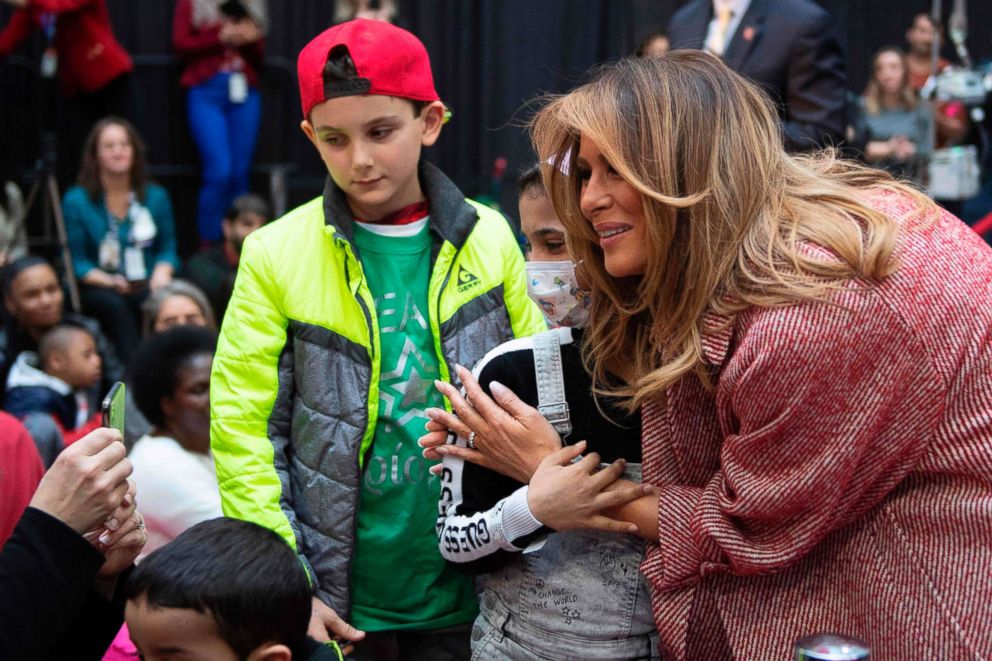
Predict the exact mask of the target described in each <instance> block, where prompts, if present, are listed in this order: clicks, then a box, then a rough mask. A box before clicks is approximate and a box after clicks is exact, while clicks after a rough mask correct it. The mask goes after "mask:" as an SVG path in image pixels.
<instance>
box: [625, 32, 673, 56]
mask: <svg viewBox="0 0 992 661" xmlns="http://www.w3.org/2000/svg"><path fill="white" fill-rule="evenodd" d="M670 48H671V43H670V42H669V40H668V33H666V32H665V31H664V30H653V31H651V32H649V33H648V34H647V35H645V37H644V38H643V39H641V43H639V44H638V45H637V48H636V49H635V50H634V57H659V56H661V55H664V54H665V53H667V52H668V50H669V49H670Z"/></svg>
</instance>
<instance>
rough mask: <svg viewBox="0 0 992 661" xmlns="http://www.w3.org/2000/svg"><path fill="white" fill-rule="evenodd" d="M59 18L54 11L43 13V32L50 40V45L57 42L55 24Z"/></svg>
mask: <svg viewBox="0 0 992 661" xmlns="http://www.w3.org/2000/svg"><path fill="white" fill-rule="evenodd" d="M57 18H58V17H57V15H56V14H55V12H53V11H45V12H42V13H41V31H42V32H44V33H45V39H47V40H48V43H52V42H53V41H54V40H55V23H56V20H57Z"/></svg>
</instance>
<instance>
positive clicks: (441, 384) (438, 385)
mask: <svg viewBox="0 0 992 661" xmlns="http://www.w3.org/2000/svg"><path fill="white" fill-rule="evenodd" d="M445 385H446V384H445V382H444V381H439V380H438V379H434V387H435V388H437V389H438V390H441V389H443V388H444V386H445Z"/></svg>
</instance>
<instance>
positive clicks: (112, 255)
mask: <svg viewBox="0 0 992 661" xmlns="http://www.w3.org/2000/svg"><path fill="white" fill-rule="evenodd" d="M120 267H121V241H120V239H119V238H118V237H117V227H116V226H111V228H110V231H109V232H107V235H106V236H105V237H103V241H101V242H100V268H101V269H103V270H104V271H106V272H108V273H116V272H117V269H119V268H120Z"/></svg>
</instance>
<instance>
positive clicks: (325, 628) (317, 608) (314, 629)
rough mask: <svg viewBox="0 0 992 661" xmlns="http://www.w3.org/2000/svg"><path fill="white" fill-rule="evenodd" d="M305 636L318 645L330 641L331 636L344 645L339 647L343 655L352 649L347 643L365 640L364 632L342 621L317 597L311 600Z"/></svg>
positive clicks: (349, 652)
mask: <svg viewBox="0 0 992 661" xmlns="http://www.w3.org/2000/svg"><path fill="white" fill-rule="evenodd" d="M307 635H309V636H310V637H311V638H313V639H314V640H316V641H317V642H320V643H326V642H327V641H329V640H331V635H333V636H334V640H336V641H344V642H345V643H346V644H345V645H342V646H341V652H342V653H343V654H345V655H347V654H351V651H352V650H353V649H354V646H353V645H350V644H347V643H354V642H358V641H360V640H362V639H363V638H365V632H364V631H359V630H358V629H356V628H355V627H353V626H351V625H350V624H348V623H347V622H345V621H344V620H342V619H341V618H340V617H339V616H338V614H337V613H335V612H334V609H333V608H331V607H330V606H328V605H327V604H325V603H324V602H323V601H321V600H320V599H318V598H317V597H314V598H313V609H312V610H311V612H310V626H309V628H308V629H307Z"/></svg>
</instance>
